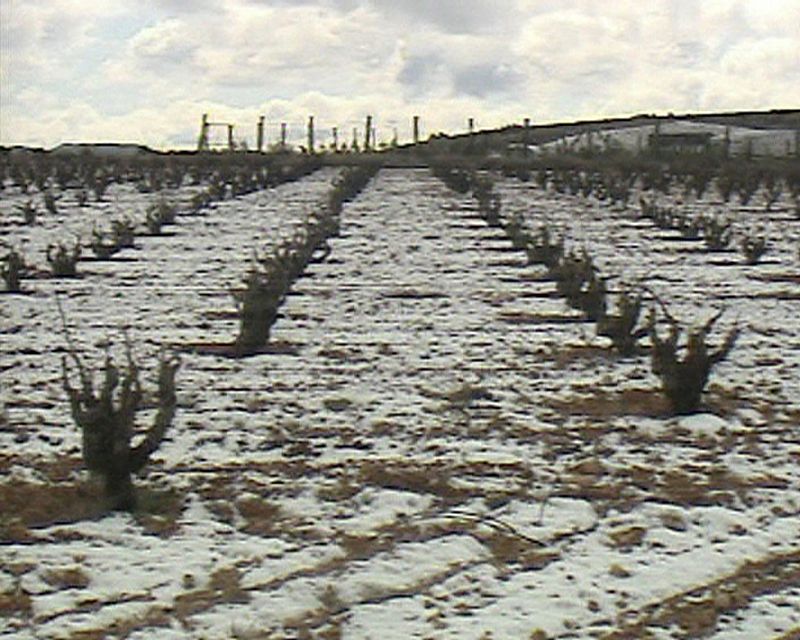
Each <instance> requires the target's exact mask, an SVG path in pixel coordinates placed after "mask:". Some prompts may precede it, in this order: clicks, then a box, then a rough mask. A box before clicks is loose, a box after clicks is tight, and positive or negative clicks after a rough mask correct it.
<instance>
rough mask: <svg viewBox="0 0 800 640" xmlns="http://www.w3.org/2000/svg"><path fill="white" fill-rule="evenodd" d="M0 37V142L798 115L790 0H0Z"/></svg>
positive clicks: (796, 28) (152, 140)
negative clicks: (261, 120)
mask: <svg viewBox="0 0 800 640" xmlns="http://www.w3.org/2000/svg"><path fill="white" fill-rule="evenodd" d="M0 30H1V34H0V35H1V36H2V37H1V38H0V47H1V51H0V53H1V54H2V55H1V56H0V61H1V62H0V72H1V73H2V76H0V100H1V102H0V144H6V145H8V144H30V145H44V146H52V145H55V144H58V143H59V142H62V141H97V140H108V141H138V142H144V143H146V144H150V145H152V146H155V147H159V148H165V147H187V146H192V145H193V144H194V143H195V141H196V138H197V133H198V129H199V122H200V116H201V114H202V113H203V112H208V113H209V114H210V115H211V117H212V119H215V120H227V121H232V122H234V123H236V125H237V129H236V136H237V138H242V137H244V138H247V139H248V140H249V142H250V143H251V144H252V143H253V140H254V137H255V123H256V120H257V118H258V116H259V115H260V114H263V115H265V116H266V118H267V135H268V138H269V140H270V141H274V140H275V139H276V137H277V136H278V131H279V123H280V122H282V121H283V122H287V123H288V125H289V131H290V136H291V137H292V138H293V139H296V140H298V141H299V140H301V138H302V135H303V128H304V126H305V122H306V119H307V117H308V116H309V115H311V114H314V115H315V117H316V123H317V137H318V140H320V139H322V140H320V141H324V139H325V138H326V137H327V136H328V135H329V131H330V128H331V127H333V126H338V127H339V130H340V131H342V132H347V133H346V137H347V138H349V137H351V135H352V134H351V133H350V132H351V131H352V129H353V127H354V126H359V127H361V126H362V123H363V119H364V116H365V115H366V114H368V113H370V114H373V116H374V120H375V124H376V127H377V130H378V138H379V140H380V139H383V140H389V139H390V138H391V137H392V134H393V130H394V129H396V130H397V132H398V135H399V138H400V140H401V141H404V140H407V139H408V138H409V137H410V135H411V134H410V129H411V117H412V116H413V115H414V114H418V115H419V116H420V117H421V124H422V134H423V136H427V135H428V134H430V133H432V132H436V131H448V132H458V131H463V130H464V129H465V128H466V121H467V118H468V117H473V118H475V121H476V125H477V126H478V127H479V128H489V127H496V126H501V125H503V124H508V123H513V122H521V121H522V119H523V118H524V117H526V116H527V117H530V118H531V119H532V120H533V121H534V122H554V121H559V120H571V119H576V118H596V117H606V116H612V115H631V114H635V113H642V112H647V113H653V112H655V113H666V112H669V111H673V112H676V113H681V112H688V111H698V110H702V111H712V110H714V111H715V110H733V109H767V108H787V107H793V108H796V107H800V2H799V1H798V0H603V1H602V2H598V1H597V0H502V1H500V2H491V1H488V0H191V1H190V0H103V1H98V0H0ZM343 135H344V134H343ZM220 137H221V136H220Z"/></svg>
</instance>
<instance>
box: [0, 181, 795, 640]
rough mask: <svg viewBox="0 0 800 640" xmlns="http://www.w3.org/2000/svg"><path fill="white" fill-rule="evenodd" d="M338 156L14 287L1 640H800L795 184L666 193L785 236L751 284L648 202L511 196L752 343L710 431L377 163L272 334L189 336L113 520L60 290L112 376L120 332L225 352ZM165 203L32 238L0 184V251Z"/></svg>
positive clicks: (321, 197)
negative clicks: (126, 507) (645, 209)
mask: <svg viewBox="0 0 800 640" xmlns="http://www.w3.org/2000/svg"><path fill="white" fill-rule="evenodd" d="M336 171H337V170H334V169H322V170H319V171H317V172H315V173H313V174H311V175H310V176H307V177H305V178H303V179H302V180H300V181H298V182H295V183H290V184H284V185H282V186H279V187H277V188H274V189H270V190H262V191H258V192H255V193H252V194H249V195H247V196H242V197H239V198H234V199H228V200H225V201H221V202H218V203H216V204H214V205H213V206H212V207H211V208H210V209H206V210H203V211H202V212H201V214H200V215H188V214H185V215H179V216H178V221H177V225H176V226H174V227H170V228H169V230H170V232H171V233H170V235H166V236H159V237H138V238H137V246H136V248H134V249H129V250H124V251H123V252H122V253H120V254H118V256H115V257H114V258H113V259H112V260H110V261H92V260H85V261H82V262H80V263H79V272H80V273H81V274H82V277H80V278H79V279H75V280H54V279H50V278H47V277H44V273H43V274H42V275H41V277H37V278H34V279H29V280H24V281H23V286H24V288H25V289H26V293H23V294H3V295H1V296H0V474H2V475H1V476H0V478H2V479H1V480H0V483H2V484H1V485H0V490H2V493H0V501H2V502H0V543H1V544H0V550H1V554H0V616H1V617H0V638H18V639H20V640H27V639H34V638H36V639H38V638H54V639H74V640H77V639H82V640H86V639H95V638H97V639H100V638H112V637H113V638H131V639H138V640H141V639H145V638H159V639H161V638H164V639H176V640H177V639H193V638H205V639H209V640H212V639H213V640H216V639H227V638H240V639H257V638H263V639H267V638H269V639H273V638H274V639H278V638H340V637H341V638H348V639H365V640H366V639H370V638H376V637H380V638H382V639H383V640H393V639H395V638H396V639H397V640H406V639H409V638H420V639H423V638H431V639H462V638H468V639H470V638H475V639H489V638H492V639H500V638H508V639H534V640H543V639H555V638H558V639H566V638H608V639H611V638H631V639H636V638H657V639H662V638H663V639H668V638H669V639H679V638H713V639H714V640H754V639H781V640H787V639H789V638H794V639H797V638H798V637H800V321H798V312H799V311H800V258H799V257H798V247H799V246H800V221H798V220H797V219H796V218H795V216H794V210H793V204H792V203H790V202H789V200H788V196H787V195H786V194H784V195H783V197H782V199H780V200H779V201H778V202H777V204H776V205H775V206H773V207H772V208H771V209H772V210H771V211H769V212H766V211H765V210H764V209H765V207H764V204H763V202H762V201H761V200H760V199H759V198H760V197H762V196H761V195H760V194H757V196H756V197H755V198H754V199H753V201H752V202H751V203H750V204H749V205H748V206H747V207H745V206H741V205H739V204H738V203H737V201H736V198H735V197H734V199H733V201H732V203H731V204H722V203H721V202H720V201H719V200H718V197H717V196H716V191H715V190H714V189H713V188H712V189H709V190H708V192H707V194H706V196H705V197H704V199H703V200H701V201H697V200H695V199H694V198H685V197H684V196H683V195H682V194H678V193H677V192H676V193H675V194H673V195H664V194H659V195H658V197H657V200H658V202H659V203H660V204H662V205H671V206H674V207H676V208H677V209H679V210H684V211H687V212H711V211H716V212H722V213H725V214H727V215H729V216H731V217H732V218H733V220H734V222H735V226H736V229H737V232H738V233H744V232H746V231H747V230H749V229H751V228H756V227H759V228H762V229H764V230H766V232H767V235H768V237H769V238H770V239H771V246H770V250H769V252H768V253H767V255H766V256H765V258H764V260H763V262H762V264H759V265H756V266H747V265H745V264H744V262H743V260H742V259H741V256H740V255H739V253H738V252H737V251H734V252H731V253H723V254H714V253H706V252H704V251H702V241H696V242H692V241H684V240H679V239H678V238H677V237H676V236H677V235H678V233H677V232H668V231H661V230H659V229H656V228H655V227H654V226H653V225H652V223H650V222H649V221H647V220H642V219H640V217H639V211H638V205H637V206H634V205H631V206H629V207H627V208H623V207H613V208H612V207H609V206H608V205H606V204H602V203H599V202H597V201H595V200H593V199H583V198H580V197H574V196H570V195H559V194H556V193H552V192H549V191H545V190H542V189H541V188H540V187H538V186H536V185H534V184H533V183H532V182H530V183H522V182H518V181H515V180H512V179H503V178H499V177H498V178H497V180H498V182H497V186H496V191H497V192H498V193H499V194H500V195H501V196H502V201H503V208H504V212H505V213H506V214H507V215H508V214H511V213H513V212H519V213H521V214H522V215H523V217H524V218H525V219H526V221H528V223H529V224H530V226H531V227H532V228H536V226H538V225H539V224H541V223H544V222H547V223H549V224H551V225H553V226H554V227H556V228H557V229H559V230H560V231H561V232H562V233H563V234H564V235H565V237H566V238H567V243H568V245H569V246H574V247H576V248H581V247H586V248H587V250H588V251H589V253H590V254H591V255H592V256H593V257H594V258H595V262H596V264H597V266H598V267H599V270H600V273H601V274H602V275H604V276H607V277H609V278H610V280H609V288H610V290H611V291H612V292H616V291H618V290H619V289H620V287H622V286H623V285H646V286H648V287H650V288H651V289H652V290H654V291H656V292H657V293H658V295H659V296H660V297H661V298H662V299H664V300H665V301H667V302H668V303H669V305H670V308H671V309H672V310H673V312H674V313H675V315H677V316H678V317H679V318H681V319H683V320H687V321H688V320H694V321H697V322H702V321H704V320H705V319H706V318H708V317H710V316H711V315H712V314H713V313H714V312H715V311H716V310H718V309H720V308H721V307H723V306H724V307H725V308H726V313H725V315H723V317H722V319H721V320H720V322H719V324H718V327H717V328H715V331H714V332H713V333H712V342H714V341H715V340H721V337H722V336H723V335H724V333H725V331H726V330H727V329H728V328H730V327H731V326H732V324H733V323H737V324H738V326H739V327H740V328H741V329H742V335H741V337H740V339H739V342H738V343H737V345H736V347H735V348H734V350H733V351H732V353H731V355H730V357H729V358H728V359H727V360H726V361H724V362H723V363H722V364H721V365H719V367H718V368H717V369H716V370H715V372H714V374H713V375H712V379H711V383H710V385H709V387H708V390H707V393H706V395H705V398H704V406H705V412H704V413H701V414H698V415H694V416H690V417H682V418H674V417H669V416H668V414H667V409H666V403H665V402H664V400H663V398H662V396H661V394H660V392H659V391H658V385H659V383H658V380H657V378H656V377H655V376H654V375H653V374H652V373H651V371H650V363H649V360H648V358H647V356H646V355H640V356H636V357H633V358H630V359H625V360H621V359H619V358H617V357H616V356H614V355H613V354H612V353H611V351H610V350H609V349H608V345H609V343H608V341H607V340H605V339H603V338H598V337H596V336H595V333H594V325H592V324H590V323H587V322H582V321H581V318H580V316H579V315H578V314H577V313H576V312H574V311H571V310H570V309H569V308H568V307H567V306H566V304H565V303H564V302H563V300H562V299H560V298H558V297H557V296H556V295H555V292H554V288H555V287H554V284H553V283H552V282H550V281H548V280H546V279H545V278H544V270H543V269H542V268H541V267H536V266H527V265H526V261H525V255H524V253H520V252H514V251H511V246H510V243H509V241H508V240H507V239H506V237H505V235H504V234H503V233H502V232H501V231H498V230H494V229H490V228H489V227H487V226H486V224H485V223H484V222H483V221H482V220H481V219H480V217H479V216H478V212H477V210H476V204H475V201H474V200H473V199H472V198H471V197H469V196H457V195H454V194H453V193H452V192H450V191H448V189H447V188H446V187H445V186H444V185H443V184H442V183H441V182H439V181H438V180H437V179H436V178H434V177H432V176H431V174H430V173H429V172H427V171H422V170H400V169H383V170H381V171H380V172H379V173H378V174H377V176H376V177H375V178H374V179H373V181H372V182H371V183H370V185H369V186H368V187H367V188H366V190H365V191H364V192H362V194H361V195H360V196H359V197H358V198H357V199H356V200H355V201H353V202H352V203H349V204H346V205H345V207H344V210H343V214H342V234H341V235H340V236H339V237H337V238H334V239H333V240H332V241H331V246H332V253H331V254H330V256H329V257H328V259H327V260H326V261H325V262H323V263H320V264H314V265H311V266H310V267H309V268H308V270H307V271H306V273H305V275H304V276H303V277H302V278H301V279H300V280H299V281H298V282H296V283H295V286H294V287H293V291H292V293H291V295H290V296H289V297H288V298H287V301H286V303H285V304H284V306H283V307H282V314H281V317H280V318H279V320H278V322H277V324H276V325H275V327H274V328H273V332H272V340H273V342H274V343H275V344H277V345H280V348H277V349H275V350H274V351H275V352H274V353H270V354H267V355H260V356H256V357H252V358H248V359H243V360H233V359H228V358H221V357H215V356H211V355H197V354H195V353H192V352H190V351H188V350H184V351H183V353H182V367H181V369H180V370H179V371H178V376H177V387H178V402H179V408H178V414H177V417H176V419H175V423H174V425H173V428H172V430H171V432H170V434H169V435H168V438H167V440H166V441H165V442H164V444H163V445H162V447H161V448H160V449H159V451H158V452H157V453H156V455H155V460H154V461H153V463H152V464H151V465H149V466H148V467H147V468H146V474H145V475H144V477H141V478H137V486H138V487H139V488H140V493H141V495H142V502H143V506H142V513H139V514H136V515H133V516H132V515H129V514H113V515H97V514H93V513H92V512H91V506H90V505H91V500H90V498H91V496H90V495H88V494H87V492H90V488H82V487H84V485H85V473H84V472H83V471H82V470H81V460H80V433H79V431H78V429H77V428H76V427H75V426H74V425H73V423H72V421H71V418H70V416H69V407H68V403H67V401H66V398H65V396H64V393H63V391H62V389H61V380H60V376H61V371H60V360H61V356H62V354H63V353H64V347H65V340H64V337H63V335H62V332H61V329H60V321H59V316H58V312H57V308H56V304H55V296H56V294H58V295H59V297H60V299H61V301H62V304H63V307H64V310H65V312H66V316H67V318H68V321H69V325H70V328H71V331H72V334H73V336H74V337H75V340H76V342H77V345H78V349H79V351H80V352H81V353H82V354H83V355H84V356H85V357H86V358H87V359H88V360H90V361H91V362H92V363H94V364H95V365H97V366H99V364H100V363H101V362H102V359H103V356H104V349H105V345H106V344H108V343H109V342H110V343H111V345H112V347H111V348H112V352H114V353H115V354H117V356H118V358H121V357H122V354H123V350H122V337H121V329H122V328H123V327H128V328H129V329H128V330H129V333H130V336H131V337H132V338H133V340H134V344H135V354H136V356H137V357H138V358H139V360H140V363H141V365H142V371H143V382H144V384H145V385H146V388H147V389H153V388H154V386H153V385H154V382H153V376H154V375H155V369H156V361H157V355H158V352H159V349H160V348H161V347H162V346H163V345H166V346H168V347H171V348H173V349H176V350H181V349H183V348H185V347H186V346H188V345H191V344H196V343H198V342H208V343H214V342H225V341H230V340H232V339H233V338H234V337H235V335H236V331H237V326H238V321H237V319H236V316H235V313H234V311H235V309H234V306H233V299H232V297H231V295H230V289H232V288H235V287H237V286H239V285H240V283H241V281H242V277H243V275H244V274H245V272H246V271H247V268H248V266H249V262H250V258H251V256H252V253H253V251H254V250H256V249H257V250H263V249H265V248H267V247H269V246H272V245H274V244H275V243H276V242H277V241H278V240H279V239H280V238H281V237H284V236H287V235H291V233H292V229H293V227H295V226H296V225H298V224H300V221H301V220H302V219H303V218H304V216H305V215H306V214H307V213H308V212H309V211H313V210H315V209H317V208H319V207H320V206H321V205H322V203H323V202H324V201H325V196H326V193H327V191H328V189H329V188H330V184H331V180H332V179H333V178H334V176H335V175H336ZM168 195H169V196H170V197H173V198H176V199H177V200H179V201H181V202H184V203H186V202H188V200H189V199H190V197H191V195H192V188H190V187H184V188H182V189H180V190H179V191H177V192H169V193H168ZM638 195H639V194H638V192H637V193H636V194H635V195H634V196H633V197H632V198H631V202H632V203H633V202H638ZM648 197H651V196H650V195H649V194H648ZM156 198H157V196H156V195H152V194H141V193H139V192H137V191H136V189H134V188H133V187H131V186H127V185H114V186H113V187H112V188H111V189H110V190H109V193H108V195H107V197H106V198H105V201H103V202H99V203H94V202H93V203H92V204H91V205H90V206H89V207H87V208H83V209H79V208H78V207H77V206H76V205H75V204H73V202H74V197H73V195H71V194H69V193H67V194H65V195H64V196H63V197H62V199H61V200H60V201H59V214H58V215H57V216H53V215H50V214H43V215H42V216H41V218H40V222H39V223H38V224H37V225H35V226H24V225H22V224H20V223H19V222H20V220H21V216H20V214H19V213H18V212H17V210H16V206H17V205H19V204H22V203H23V202H25V201H26V200H27V196H23V195H19V194H18V193H17V192H16V190H14V189H11V188H7V189H6V190H5V191H4V192H2V193H0V233H2V237H3V241H4V242H5V244H6V245H13V246H16V247H20V248H22V249H23V252H24V253H25V256H26V258H27V260H28V262H32V263H34V264H37V265H38V266H39V268H40V270H41V271H42V272H45V271H46V269H45V267H46V262H45V260H44V250H45V248H46V246H47V245H48V243H50V242H54V241H56V240H66V239H71V238H72V237H73V236H74V235H76V234H77V235H80V236H81V237H83V238H84V239H86V238H88V234H89V233H90V231H91V228H92V224H93V223H94V222H95V221H97V222H100V223H101V224H102V223H107V221H108V220H109V219H110V217H114V216H118V215H120V214H121V213H129V214H131V215H132V216H134V217H135V218H136V219H137V220H142V219H143V217H144V211H145V210H146V207H147V205H148V204H150V203H152V202H154V201H155V199H156ZM790 205H791V206H790ZM187 211H188V209H187ZM85 255H86V256H87V257H88V256H89V255H90V252H89V251H88V249H87V250H86V252H85ZM612 299H613V296H612ZM149 418H150V415H149V413H147V415H145V416H143V419H142V424H145V423H146V422H149ZM38 505H42V506H41V507H39V508H37V506H38Z"/></svg>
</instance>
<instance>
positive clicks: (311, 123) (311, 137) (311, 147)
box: [308, 116, 314, 155]
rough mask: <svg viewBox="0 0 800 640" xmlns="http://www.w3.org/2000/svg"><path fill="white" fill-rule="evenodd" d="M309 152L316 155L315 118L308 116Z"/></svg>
mask: <svg viewBox="0 0 800 640" xmlns="http://www.w3.org/2000/svg"><path fill="white" fill-rule="evenodd" d="M308 152H309V153H310V154H311V155H314V116H308Z"/></svg>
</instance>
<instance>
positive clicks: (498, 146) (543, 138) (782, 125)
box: [422, 109, 800, 153]
mask: <svg viewBox="0 0 800 640" xmlns="http://www.w3.org/2000/svg"><path fill="white" fill-rule="evenodd" d="M672 122H689V123H705V124H717V125H723V126H730V127H745V128H751V129H765V130H772V129H793V130H800V109H780V110H772V111H742V112H731V113H707V114H706V113H704V114H683V115H674V114H668V115H664V116H658V115H655V114H639V115H635V116H631V117H626V118H607V119H601V120H580V121H576V122H564V123H552V124H539V125H537V124H536V123H535V121H532V122H531V125H530V127H529V129H528V130H527V134H526V132H525V129H524V127H523V126H522V125H520V124H516V125H510V126H507V127H503V128H500V129H494V130H488V131H479V132H476V133H474V134H473V135H472V136H470V135H469V134H459V135H456V136H446V135H443V136H438V137H433V138H432V139H430V140H428V141H427V142H424V143H422V144H423V146H426V147H427V151H428V152H429V153H458V152H460V151H464V150H465V145H466V144H470V145H473V146H477V147H479V148H480V149H481V150H482V151H483V150H485V151H492V150H496V151H502V150H505V149H507V148H508V146H509V145H513V144H522V143H523V141H527V142H528V143H529V144H532V145H541V144H546V143H548V142H553V141H555V140H560V139H562V138H565V137H570V136H578V135H582V134H585V133H588V132H594V133H597V132H603V131H608V130H615V129H626V128H630V127H646V126H654V125H655V124H656V123H672Z"/></svg>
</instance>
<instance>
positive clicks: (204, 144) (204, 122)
mask: <svg viewBox="0 0 800 640" xmlns="http://www.w3.org/2000/svg"><path fill="white" fill-rule="evenodd" d="M197 150H198V151H207V150H208V114H207V113H204V114H203V117H202V119H201V121H200V137H199V138H198V140H197Z"/></svg>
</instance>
